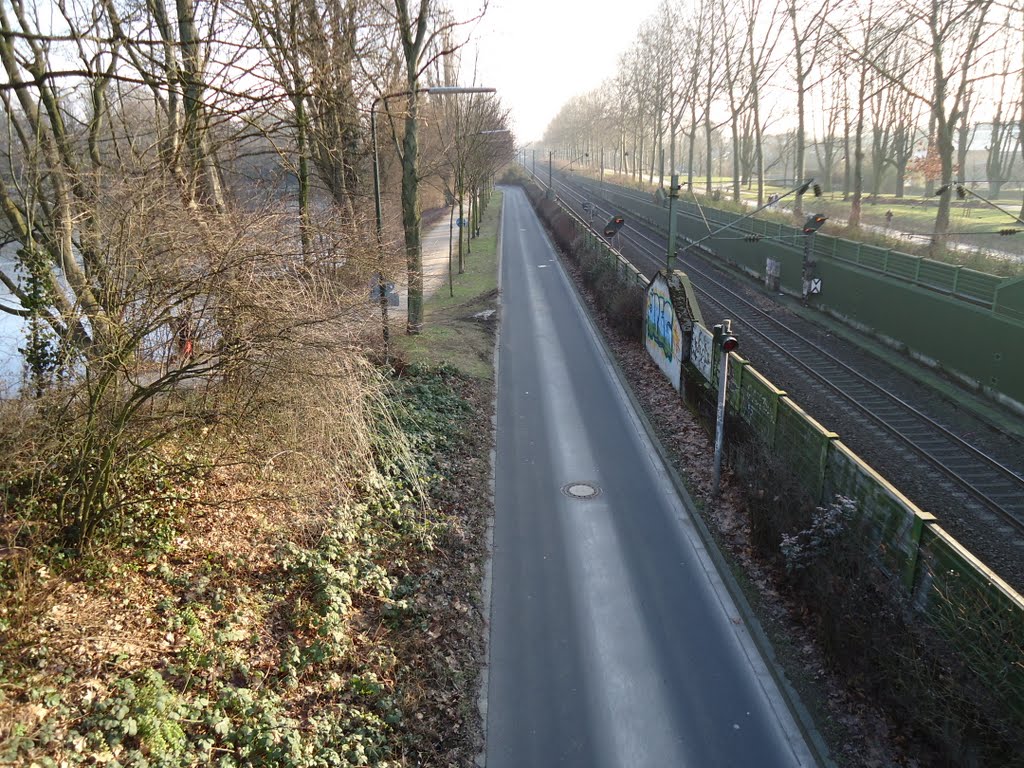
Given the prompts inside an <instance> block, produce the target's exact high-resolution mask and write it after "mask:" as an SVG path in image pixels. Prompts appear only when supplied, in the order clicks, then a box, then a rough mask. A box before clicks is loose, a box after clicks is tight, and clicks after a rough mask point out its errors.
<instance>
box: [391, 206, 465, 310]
mask: <svg viewBox="0 0 1024 768" xmlns="http://www.w3.org/2000/svg"><path fill="white" fill-rule="evenodd" d="M420 238H421V243H422V249H423V299H424V300H426V299H429V298H430V297H431V296H433V295H434V294H435V293H437V292H438V291H440V290H441V289H442V288H443V287H444V286H445V285H447V283H448V254H449V247H450V248H451V251H450V252H451V257H452V260H453V261H452V269H453V270H458V268H459V267H458V258H459V254H458V249H459V230H458V227H456V226H454V224H453V226H452V228H451V231H450V232H449V229H448V215H447V214H445V215H444V216H443V217H442V218H441V220H440V221H438V222H437V223H436V224H432V225H430V226H429V227H426V228H423V229H421V230H420ZM395 288H396V291H397V293H398V306H397V307H392V308H391V309H392V312H394V313H395V314H397V315H401V316H403V317H404V316H406V315H407V314H408V311H409V286H408V275H407V274H406V273H405V271H404V270H403V272H402V274H401V276H400V277H399V280H398V282H397V284H396V286H395Z"/></svg>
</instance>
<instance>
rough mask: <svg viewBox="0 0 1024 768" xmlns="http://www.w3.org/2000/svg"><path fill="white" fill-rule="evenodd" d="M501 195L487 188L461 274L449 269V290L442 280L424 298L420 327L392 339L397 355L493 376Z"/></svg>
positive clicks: (480, 376) (479, 375)
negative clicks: (487, 198) (488, 196)
mask: <svg viewBox="0 0 1024 768" xmlns="http://www.w3.org/2000/svg"><path fill="white" fill-rule="evenodd" d="M501 199H502V196H501V192H500V191H496V192H494V193H492V195H491V200H490V204H489V205H488V206H487V208H486V210H485V211H484V215H483V220H482V222H481V225H480V236H479V237H477V238H476V239H474V240H473V241H472V252H471V253H469V254H468V255H467V256H466V259H465V271H464V272H463V274H461V275H460V274H453V276H452V287H451V291H449V285H448V281H447V279H446V280H445V282H444V284H443V285H442V286H441V287H439V288H438V290H437V292H436V293H434V295H433V296H430V297H428V298H427V301H426V304H425V317H426V321H425V324H424V328H423V332H422V333H421V334H420V335H418V336H403V337H401V339H398V340H396V345H397V346H398V348H399V350H400V352H401V355H402V356H403V357H404V358H406V359H407V360H409V361H410V362H418V363H435V364H438V363H447V364H449V365H452V366H454V367H455V368H456V369H458V370H459V371H461V372H463V373H465V374H466V375H469V376H472V377H475V378H478V379H489V378H492V377H493V361H492V358H491V350H492V348H493V346H494V330H495V328H496V325H497V308H498V223H499V219H500V213H501ZM487 313H490V314H487Z"/></svg>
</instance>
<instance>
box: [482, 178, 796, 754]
mask: <svg viewBox="0 0 1024 768" xmlns="http://www.w3.org/2000/svg"><path fill="white" fill-rule="evenodd" d="M502 221H503V223H502V267H501V288H502V310H501V312H502V319H501V335H500V340H499V347H498V364H499V368H498V404H497V447H496V452H497V453H496V464H495V505H496V506H495V509H496V511H495V522H494V551H493V562H492V586H491V639H490V665H489V674H488V687H487V751H486V758H487V765H488V766H489V767H490V768H506V767H509V768H524V766H586V767H587V768H598V767H600V766H608V767H609V768H611V767H612V766H615V767H620V766H629V767H630V768H639V767H641V766H659V767H662V768H667V767H669V766H672V767H676V766H679V767H682V766H694V767H700V768H720V767H723V768H724V767H726V766H743V767H747V766H757V768H772V767H773V766H810V765H814V764H815V763H814V760H813V758H812V757H811V754H810V752H809V750H808V748H807V746H806V744H805V742H804V740H803V737H802V736H801V733H800V731H799V729H798V728H797V726H796V723H795V721H794V719H793V717H792V716H791V714H790V712H789V710H788V708H787V707H786V704H785V702H784V700H783V698H782V696H781V695H780V693H779V691H778V690H777V688H776V685H775V681H774V678H773V677H772V676H771V675H770V674H769V672H768V669H767V667H766V665H765V663H764V661H763V660H762V658H761V656H760V655H759V653H758V651H757V649H756V647H755V645H754V643H753V641H752V640H751V639H750V636H749V634H748V632H747V630H746V627H745V626H744V624H743V621H742V619H741V617H740V614H739V613H738V612H737V610H736V607H735V605H734V604H733V601H732V600H731V598H730V596H729V594H728V592H727V590H726V588H725V587H724V585H723V584H722V582H721V580H720V578H719V576H718V574H717V572H716V571H715V569H714V566H713V565H712V563H711V560H710V558H709V557H708V554H707V552H706V551H705V550H704V548H703V544H702V543H701V540H700V537H699V536H698V534H697V532H696V530H695V528H694V525H693V522H692V519H691V517H690V515H691V513H690V512H689V511H687V510H686V508H685V507H684V506H683V504H682V502H681V501H680V500H679V498H678V496H677V494H676V492H675V489H674V487H673V485H672V482H671V480H670V478H669V477H668V475H667V474H666V472H665V470H664V467H663V466H662V464H661V462H660V459H659V457H658V455H657V453H656V451H655V449H654V448H653V446H652V445H651V444H650V442H649V440H648V437H647V435H646V433H645V431H644V430H643V427H642V425H641V423H640V422H639V420H638V419H637V417H636V414H635V413H634V411H633V409H632V406H631V404H630V400H629V399H628V397H627V396H626V394H625V392H624V391H623V389H622V387H621V385H620V383H619V380H618V378H617V377H616V375H615V372H614V369H613V368H612V366H611V364H610V362H609V360H608V358H607V356H606V353H605V352H604V349H603V347H602V345H601V344H600V343H599V342H598V340H597V338H596V336H595V333H594V330H593V328H592V326H591V325H590V323H589V322H588V320H587V318H586V315H585V313H584V310H583V309H582V307H581V306H580V305H579V303H578V301H577V299H576V296H575V294H574V292H573V290H572V288H571V286H570V283H569V280H568V278H567V277H566V275H565V274H564V272H563V271H562V269H561V267H560V265H559V263H558V261H557V260H556V256H555V253H554V251H553V250H552V246H551V244H550V241H549V240H548V238H547V237H546V235H545V234H544V232H543V230H542V228H541V225H540V223H539V221H538V220H537V218H536V216H535V214H534V213H533V210H532V208H531V207H530V205H529V202H528V201H527V199H526V196H525V194H524V193H523V192H522V190H520V189H519V188H508V189H507V190H506V194H505V195H504V211H503V220H502Z"/></svg>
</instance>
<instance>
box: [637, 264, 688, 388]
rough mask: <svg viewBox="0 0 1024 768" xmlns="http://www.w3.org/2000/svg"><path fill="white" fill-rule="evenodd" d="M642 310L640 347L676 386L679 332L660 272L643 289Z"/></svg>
mask: <svg viewBox="0 0 1024 768" xmlns="http://www.w3.org/2000/svg"><path fill="white" fill-rule="evenodd" d="M646 309H647V311H646V313H645V318H646V320H645V322H644V328H645V330H644V346H645V347H647V352H648V354H650V356H651V357H652V358H653V359H654V362H656V363H657V364H658V367H659V368H661V370H662V371H663V372H664V374H665V375H666V376H668V378H669V380H670V381H671V382H672V386H674V387H675V388H676V389H679V377H680V373H681V363H682V360H681V358H682V344H683V334H682V328H680V326H679V320H678V319H677V318H676V313H675V309H674V308H673V306H672V297H671V295H670V294H669V290H668V283H667V282H666V281H665V277H664V276H663V275H661V274H660V273H659V274H658V275H657V276H656V277H655V278H654V280H652V281H651V284H650V286H649V287H648V288H647V308H646Z"/></svg>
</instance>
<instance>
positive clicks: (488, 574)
mask: <svg viewBox="0 0 1024 768" xmlns="http://www.w3.org/2000/svg"><path fill="white" fill-rule="evenodd" d="M504 223H505V198H504V194H503V195H502V199H501V211H500V212H499V214H498V233H497V241H498V242H497V252H498V253H497V258H498V298H497V303H498V322H497V323H496V324H495V326H494V352H493V364H494V401H493V403H492V409H491V438H492V440H491V442H492V445H491V457H490V458H491V479H490V488H491V515H490V519H489V520H488V521H487V533H486V534H485V544H486V546H487V559H486V561H485V562H484V567H483V581H482V584H481V587H480V602H481V604H482V614H483V621H484V658H483V661H482V663H481V664H480V681H479V687H478V689H477V697H476V703H477V711H478V712H479V713H480V722H481V734H482V735H483V744H482V745H481V751H480V752H479V753H478V754H477V756H476V758H474V761H473V762H474V763H475V764H476V765H477V766H479V768H484V767H485V766H486V765H487V695H488V692H489V683H490V663H491V600H492V594H491V593H492V588H491V585H492V581H493V569H494V514H495V508H494V468H495V461H496V459H497V437H498V349H499V347H500V345H501V257H502V234H503V232H504Z"/></svg>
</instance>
